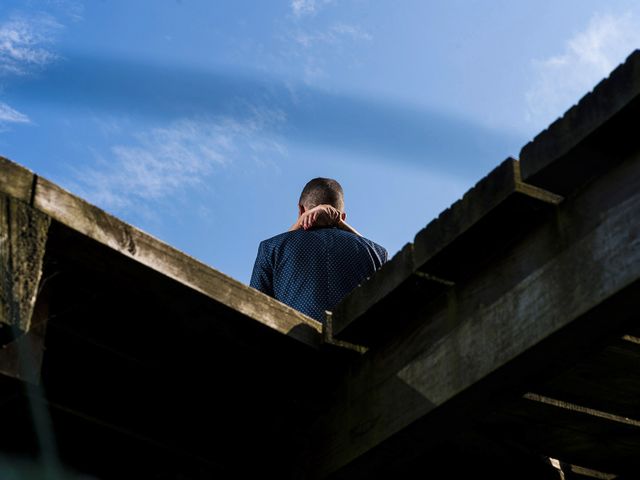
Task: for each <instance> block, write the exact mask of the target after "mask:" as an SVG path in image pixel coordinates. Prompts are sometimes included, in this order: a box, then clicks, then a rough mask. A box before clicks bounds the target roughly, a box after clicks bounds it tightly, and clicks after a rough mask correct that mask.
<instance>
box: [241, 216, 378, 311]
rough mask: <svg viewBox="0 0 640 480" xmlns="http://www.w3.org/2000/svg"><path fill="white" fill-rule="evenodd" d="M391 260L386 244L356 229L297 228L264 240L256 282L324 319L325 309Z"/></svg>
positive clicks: (253, 278) (253, 280)
mask: <svg viewBox="0 0 640 480" xmlns="http://www.w3.org/2000/svg"><path fill="white" fill-rule="evenodd" d="M386 261H387V251H386V250H385V249H384V248H383V247H381V246H380V245H378V244H376V243H374V242H372V241H371V240H368V239H366V238H364V237H359V236H358V235H355V234H353V233H350V232H346V231H344V230H340V229H337V228H316V229H312V230H294V231H292V232H286V233H282V234H280V235H276V236H275V237H272V238H269V239H268V240H264V241H263V242H261V243H260V247H259V248H258V256H257V258H256V262H255V265H254V267H253V274H252V275H251V286H252V287H253V288H256V289H258V290H260V291H261V292H263V293H266V294H267V295H270V296H272V297H274V298H275V299H276V300H279V301H281V302H282V303H286V304H287V305H289V306H291V307H293V308H295V309H296V310H299V311H301V312H302V313H304V314H306V315H308V316H310V317H312V318H315V319H316V320H319V321H321V322H324V316H325V313H324V312H325V310H329V311H331V310H333V308H334V307H335V306H336V305H337V304H338V303H339V302H340V300H342V299H343V298H344V296H345V295H346V294H347V293H349V292H350V291H351V290H353V289H354V288H355V287H357V286H358V285H359V284H360V283H362V281H363V280H365V279H366V278H367V277H369V276H371V275H372V274H373V273H374V272H375V271H376V270H377V269H378V268H380V267H381V266H382V264H383V263H384V262H386Z"/></svg>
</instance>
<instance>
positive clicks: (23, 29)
mask: <svg viewBox="0 0 640 480" xmlns="http://www.w3.org/2000/svg"><path fill="white" fill-rule="evenodd" d="M61 28H62V25H61V24H60V23H58V22H57V21H56V19H55V18H53V17H51V16H49V15H46V14H42V15H39V16H31V17H27V16H14V17H12V18H10V19H8V20H7V21H5V22H3V23H0V75H3V76H6V75H25V74H27V73H30V72H32V71H33V69H34V68H39V67H43V66H45V65H47V64H49V63H51V62H52V61H54V60H55V59H57V58H58V56H57V55H56V54H55V53H54V52H53V51H52V50H51V49H50V48H49V46H50V45H51V44H52V43H53V41H54V39H55V36H56V34H57V33H58V31H59V30H60V29H61Z"/></svg>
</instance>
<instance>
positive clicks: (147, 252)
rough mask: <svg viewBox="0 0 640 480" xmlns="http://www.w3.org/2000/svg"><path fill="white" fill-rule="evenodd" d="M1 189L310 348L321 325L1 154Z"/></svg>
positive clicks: (315, 344) (319, 337) (318, 340)
mask: <svg viewBox="0 0 640 480" xmlns="http://www.w3.org/2000/svg"><path fill="white" fill-rule="evenodd" d="M0 193H4V194H6V195H7V196H8V197H11V198H16V199H20V200H22V201H25V202H30V203H31V204H32V206H33V208H34V209H35V210H37V211H39V212H42V213H43V214H45V215H46V216H47V217H50V218H51V219H53V220H55V221H57V222H60V223H61V224H63V225H66V226H68V227H70V228H71V229H73V230H75V231H77V232H79V233H80V234H82V235H85V236H87V237H88V238H91V239H92V240H95V241H97V242H99V243H101V244H103V245H106V246H108V247H109V248H112V249H114V250H115V251H117V252H119V253H121V254H122V255H124V256H126V257H128V258H131V259H133V260H135V261H137V262H139V263H141V264H143V265H145V266H147V267H150V268H152V269H154V270H156V271H158V272H160V273H162V274H164V275H166V276H168V277H169V278H172V279H174V280H175V281H177V282H179V283H181V284H183V285H186V286H188V287H189V288H192V289H194V290H196V291H198V292H200V293H202V294H204V295H206V296H208V297H209V298H211V299H213V300H215V301H217V302H220V303H222V304H224V305H226V306H228V307H230V308H232V309H234V310H236V311H238V312H240V313H242V314H244V315H246V316H247V317H249V318H251V319H253V320H255V321H257V322H259V323H261V324H263V325H265V326H267V327H268V328H272V329H275V330H276V331H278V332H281V333H283V334H285V335H288V336H290V337H292V338H295V339H297V340H299V341H301V342H303V343H305V344H307V345H308V346H311V347H312V348H318V347H319V345H320V344H321V342H322V334H321V331H322V325H321V324H320V322H317V321H315V320H313V319H311V318H309V317H307V316H305V315H303V314H302V313H300V312H298V311H297V310H294V309H292V308H290V307H288V306H287V305H284V304H282V303H280V302H278V301H276V300H274V299H273V298H271V297H269V296H267V295H264V294H262V293H261V292H258V291H257V290H255V289H252V288H250V287H248V286H246V285H244V284H242V283H241V282H238V281H237V280H234V279H233V278H231V277H228V276H227V275H224V274H223V273H221V272H218V271H217V270H214V269H213V268H211V267H209V266H207V265H204V264H203V263H201V262H199V261H197V260H195V259H194V258H192V257H190V256H188V255H186V254H185V253H183V252H180V251H178V250H176V249H175V248H172V247H171V246H169V245H167V244H165V243H163V242H161V241H160V240H158V239H156V238H154V237H153V236H151V235H149V234H147V233H145V232H142V231H141V230H139V229H137V228H135V227H132V226H131V225H128V224H126V223H124V222H122V221H121V220H119V219H117V218H115V217H113V216H112V215H109V214H108V213H106V212H104V211H103V210H100V209H99V208H97V207H95V206H93V205H91V204H89V203H87V202H85V201H84V200H82V199H80V198H78V197H76V196H75V195H73V194H71V193H69V192H67V191H65V190H64V189H62V188H60V187H59V186H57V185H55V184H54V183H52V182H50V181H48V180H46V179H44V178H41V177H37V176H34V175H33V173H32V172H29V171H28V170H27V169H25V168H23V167H21V166H19V165H17V164H15V163H13V162H11V161H9V160H7V159H5V158H2V157H0Z"/></svg>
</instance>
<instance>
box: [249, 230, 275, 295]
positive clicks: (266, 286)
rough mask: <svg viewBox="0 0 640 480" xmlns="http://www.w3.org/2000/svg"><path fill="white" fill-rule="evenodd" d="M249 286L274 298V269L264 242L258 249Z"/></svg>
mask: <svg viewBox="0 0 640 480" xmlns="http://www.w3.org/2000/svg"><path fill="white" fill-rule="evenodd" d="M249 285H250V286H252V287H253V288H255V289H256V290H260V291H261V292H262V293H266V294H267V295H269V296H271V297H273V269H272V267H271V263H270V262H269V258H268V256H267V255H266V251H265V248H264V242H261V243H260V246H259V247H258V255H257V257H256V262H255V263H254V265H253V273H252V274H251V283H250V284H249Z"/></svg>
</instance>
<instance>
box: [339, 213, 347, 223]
mask: <svg viewBox="0 0 640 480" xmlns="http://www.w3.org/2000/svg"><path fill="white" fill-rule="evenodd" d="M340 218H341V219H342V221H343V222H344V221H345V220H346V219H347V212H342V213H341V214H340Z"/></svg>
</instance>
